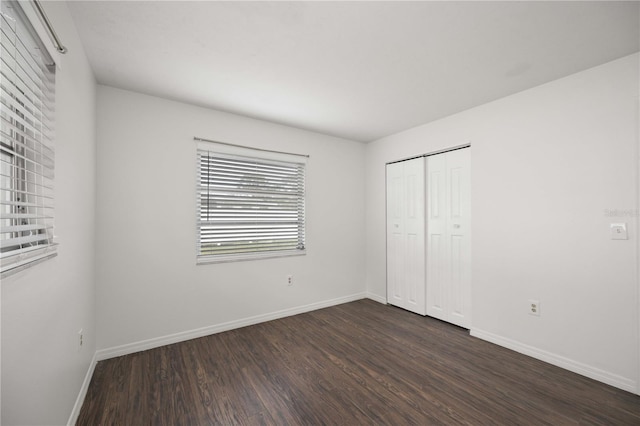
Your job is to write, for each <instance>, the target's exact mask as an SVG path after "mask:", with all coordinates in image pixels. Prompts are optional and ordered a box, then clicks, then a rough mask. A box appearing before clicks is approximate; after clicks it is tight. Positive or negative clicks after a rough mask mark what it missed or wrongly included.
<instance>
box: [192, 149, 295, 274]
mask: <svg viewBox="0 0 640 426" xmlns="http://www.w3.org/2000/svg"><path fill="white" fill-rule="evenodd" d="M196 145H197V149H196V264H198V265H200V264H211V263H224V262H237V261H246V260H258V259H270V258H279V257H289V256H303V255H305V254H306V252H307V246H306V218H305V213H306V197H307V185H306V174H307V158H306V156H304V158H303V156H299V155H296V154H285V153H280V152H273V151H266V150H257V149H253V148H244V147H239V146H231V145H229V144H223V143H220V144H216V143H209V142H198V143H197V144H196ZM204 154H206V155H208V156H210V158H214V159H216V160H215V161H217V159H220V160H221V161H225V160H230V161H239V162H246V164H250V163H254V162H255V163H257V164H259V165H269V164H272V165H274V166H276V167H278V166H283V167H291V168H296V170H297V172H298V173H300V175H298V176H297V178H296V180H297V183H298V185H299V187H298V188H299V189H300V193H299V194H297V195H292V194H289V195H287V197H289V201H288V202H287V203H288V204H293V202H292V201H291V200H293V199H294V198H295V200H296V202H295V204H296V210H295V212H296V213H295V214H296V220H295V221H294V220H288V221H286V222H287V224H289V227H291V226H292V225H291V224H292V223H294V222H295V223H296V231H295V232H296V247H295V248H291V247H290V245H288V246H289V248H287V249H271V250H241V251H239V252H238V253H229V252H221V253H213V254H211V253H209V254H205V253H204V250H203V247H202V246H203V244H205V242H204V241H203V233H202V231H203V226H205V224H206V225H209V226H215V225H217V226H218V227H220V226H221V225H228V224H229V223H230V222H233V223H234V225H235V226H234V228H237V229H238V231H237V232H239V233H250V232H251V231H250V230H249V228H252V226H251V225H253V228H255V227H256V226H262V223H264V222H262V223H261V222H260V221H261V220H264V221H267V219H266V216H264V215H258V216H259V219H258V220H257V221H249V220H247V221H246V222H244V223H247V227H246V228H242V227H241V225H238V220H237V218H235V220H234V219H231V218H230V217H229V218H227V219H211V218H209V220H204V218H203V214H204V213H203V212H204V211H207V212H209V213H210V214H211V213H212V212H214V210H213V208H209V210H207V208H206V207H205V206H204V205H203V202H202V200H203V193H204V191H205V187H206V185H203V175H202V173H203V171H204V170H203V169H202V156H203V155H204ZM207 167H208V169H207V171H210V170H212V169H213V166H211V165H209V166H207ZM204 172H206V171H204ZM256 173H258V172H256ZM209 182H210V181H209ZM252 186H253V185H252ZM239 187H240V186H239ZM209 189H211V186H209ZM277 190H282V188H278V189H277ZM218 191H219V192H225V193H226V194H224V195H222V194H218V196H219V197H218V198H223V197H229V196H232V195H231V194H234V195H235V196H239V194H240V193H243V194H245V195H247V192H248V193H251V194H253V195H250V197H251V196H256V197H257V198H261V197H259V196H257V195H256V193H254V192H252V191H247V190H246V189H237V188H236V190H235V191H234V190H233V189H225V190H218ZM207 196H208V197H209V198H207V199H208V201H209V202H211V200H215V199H216V198H215V196H212V195H211V193H210V192H209V193H208V194H207ZM225 201H226V202H228V200H225ZM243 204H244V203H243ZM251 207H254V210H251V212H264V211H266V210H264V209H260V207H259V206H257V205H253V204H252V206H251ZM225 208H226V207H225ZM229 208H231V209H233V208H235V209H237V210H238V211H239V213H240V214H241V215H242V214H246V213H247V212H248V210H246V206H245V207H244V209H243V207H242V206H240V205H235V206H233V205H232V206H230V207H229ZM290 212H293V210H291V211H290ZM290 214H292V213H290ZM225 220H226V221H227V222H225ZM265 226H268V225H265ZM288 232H290V233H292V232H293V231H292V229H289V230H288ZM246 236H247V235H243V237H246ZM256 237H257V235H256ZM279 237H280V238H283V237H282V235H279ZM257 239H259V238H257ZM254 242H255V241H251V243H254ZM236 243H237V241H236ZM219 244H220V243H219ZM256 246H258V247H260V245H259V244H256ZM267 246H271V247H273V244H268V243H267ZM254 248H255V246H254ZM223 250H224V249H221V251H223ZM228 250H231V249H228Z"/></svg>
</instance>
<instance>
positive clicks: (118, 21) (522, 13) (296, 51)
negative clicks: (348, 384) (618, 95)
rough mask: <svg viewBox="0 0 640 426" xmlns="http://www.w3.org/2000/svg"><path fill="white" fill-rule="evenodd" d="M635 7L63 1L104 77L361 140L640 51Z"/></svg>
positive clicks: (100, 76) (122, 84) (167, 95)
mask: <svg viewBox="0 0 640 426" xmlns="http://www.w3.org/2000/svg"><path fill="white" fill-rule="evenodd" d="M639 5H640V2H637V1H635V2H611V1H606V2H583V1H577V2H535V1H532V2H324V1H320V2H203V1H200V2H186V1H163V2H159V1H147V2H137V1H124V2H119V1H87V2H85V1H73V2H69V8H70V9H71V12H72V15H73V17H74V20H75V22H76V25H77V27H78V31H79V33H80V37H81V39H82V41H83V43H84V47H85V50H86V53H87V55H88V57H89V60H90V62H91V66H92V67H93V70H94V71H95V74H96V77H97V80H98V82H99V83H102V84H106V85H110V86H115V87H120V88H124V89H129V90H134V91H137V92H142V93H147V94H151V95H155V96H160V97H164V98H169V99H175V100H179V101H184V102H188V103H191V104H195V105H201V106H205V107H210V108H214V109H218V110H223V111H229V112H233V113H237V114H242V115H245V116H250V117H255V118H260V119H264V120H269V121H272V122H277V123H282V124H286V125H290V126H294V127H299V128H303V129H309V130H313V131H317V132H320V133H325V134H329V135H335V136H340V137H344V138H347V139H352V140H358V141H364V142H367V141H372V140H375V139H378V138H380V137H383V136H386V135H389V134H393V133H397V132H399V131H402V130H405V129H408V128H411V127H414V126H417V125H420V124H423V123H426V122H429V121H432V120H436V119H438V118H442V117H445V116H447V115H450V114H453V113H456V112H459V111H462V110H465V109H468V108H471V107H473V106H477V105H480V104H483V103H486V102H488V101H491V100H494V99H498V98H501V97H503V96H507V95H509V94H512V93H516V92H519V91H521V90H524V89H527V88H530V87H533V86H537V85H539V84H542V83H545V82H548V81H551V80H554V79H557V78H560V77H563V76H566V75H569V74H572V73H575V72H577V71H581V70H583V69H586V68H589V67H592V66H595V65H599V64H602V63H604V62H607V61H610V60H613V59H616V58H619V57H622V56H625V55H628V54H631V53H634V52H636V51H638V50H639V49H640V47H639V44H640V42H639V39H640V33H639V27H640V25H639V21H640V8H639Z"/></svg>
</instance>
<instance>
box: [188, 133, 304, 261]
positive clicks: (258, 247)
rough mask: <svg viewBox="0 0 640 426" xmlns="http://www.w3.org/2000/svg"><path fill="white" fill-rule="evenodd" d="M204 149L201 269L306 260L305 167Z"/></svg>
mask: <svg viewBox="0 0 640 426" xmlns="http://www.w3.org/2000/svg"><path fill="white" fill-rule="evenodd" d="M202 145H203V144H199V148H198V159H197V164H198V166H197V169H198V170H197V175H198V189H197V203H198V205H197V212H198V218H197V223H198V242H197V256H198V257H197V258H198V263H208V262H219V261H230V260H240V259H255V258H264V257H276V256H288V255H296V254H304V253H305V240H304V239H305V235H304V234H305V221H304V202H305V168H306V165H305V162H304V161H301V162H297V161H298V159H296V161H295V162H294V161H289V160H291V157H293V156H287V157H285V158H286V159H287V160H286V161H282V160H281V159H272V158H278V157H277V156H276V157H274V156H270V155H267V154H265V156H267V157H266V158H264V157H263V158H257V157H249V156H243V155H232V154H224V153H221V152H218V151H213V150H210V149H212V148H207V147H208V146H210V145H208V144H204V145H205V147H204V148H203V147H202ZM245 152H246V151H245ZM249 152H250V153H251V154H252V155H253V153H252V152H251V151H249Z"/></svg>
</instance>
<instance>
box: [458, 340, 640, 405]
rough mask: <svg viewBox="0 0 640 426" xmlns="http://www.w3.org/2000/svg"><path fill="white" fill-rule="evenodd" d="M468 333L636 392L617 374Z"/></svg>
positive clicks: (518, 343) (506, 341) (514, 343)
mask: <svg viewBox="0 0 640 426" xmlns="http://www.w3.org/2000/svg"><path fill="white" fill-rule="evenodd" d="M470 332H471V335H472V336H474V337H477V338H479V339H482V340H486V341H487V342H491V343H495V344H496V345H499V346H502V347H505V348H507V349H511V350H513V351H516V352H519V353H521V354H524V355H528V356H530V357H532V358H536V359H539V360H541V361H544V362H548V363H549V364H552V365H555V366H557V367H560V368H564V369H565V370H569V371H572V372H574V373H577V374H580V375H583V376H586V377H589V378H590V379H594V380H597V381H599V382H602V383H606V384H608V385H611V386H614V387H616V388H619V389H622V390H625V391H628V392H632V393H636V392H637V387H636V383H635V381H633V380H631V379H628V378H625V377H622V376H618V375H617V374H613V373H609V372H607V371H604V370H600V369H598V368H595V367H592V366H590V365H587V364H582V363H580V362H577V361H574V360H572V359H569V358H565V357H563V356H560V355H556V354H554V353H551V352H547V351H543V350H541V349H538V348H535V347H533V346H529V345H525V344H523V343H520V342H518V341H515V340H511V339H507V338H505V337H502V336H498V335H497V334H493V333H489V332H487V331H483V330H478V329H477V328H472V329H471V331H470Z"/></svg>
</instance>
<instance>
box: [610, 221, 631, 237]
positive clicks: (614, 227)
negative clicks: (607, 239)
mask: <svg viewBox="0 0 640 426" xmlns="http://www.w3.org/2000/svg"><path fill="white" fill-rule="evenodd" d="M611 239H612V240H628V239H629V235H628V233H627V224H626V223H612V224H611Z"/></svg>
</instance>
